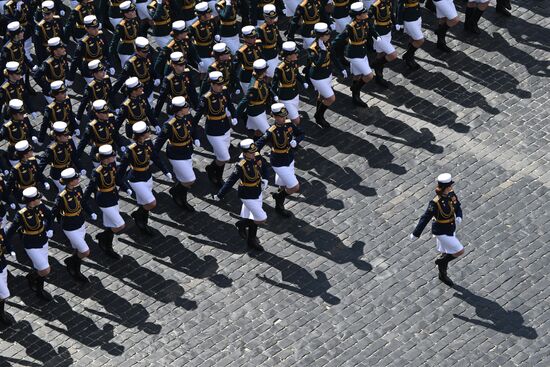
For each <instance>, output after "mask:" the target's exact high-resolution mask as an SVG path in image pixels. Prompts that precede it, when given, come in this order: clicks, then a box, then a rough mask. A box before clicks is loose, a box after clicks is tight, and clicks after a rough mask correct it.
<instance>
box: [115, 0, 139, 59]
mask: <svg viewBox="0 0 550 367" xmlns="http://www.w3.org/2000/svg"><path fill="white" fill-rule="evenodd" d="M120 11H121V12H122V16H123V17H124V18H123V19H122V20H121V21H120V23H118V25H117V26H116V28H115V32H114V33H113V38H112V39H111V45H110V46H109V54H110V55H118V57H119V60H120V66H121V67H123V66H124V65H125V64H126V61H128V59H129V58H130V57H132V55H133V54H134V41H135V40H136V38H138V36H139V34H140V30H139V18H138V16H137V12H136V6H135V5H134V3H132V2H131V1H129V0H128V1H124V2H122V3H121V4H120Z"/></svg>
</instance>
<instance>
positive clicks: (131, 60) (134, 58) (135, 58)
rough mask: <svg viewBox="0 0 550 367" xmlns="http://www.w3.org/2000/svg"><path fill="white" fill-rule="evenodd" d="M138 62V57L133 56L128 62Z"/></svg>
mask: <svg viewBox="0 0 550 367" xmlns="http://www.w3.org/2000/svg"><path fill="white" fill-rule="evenodd" d="M136 60H137V56H132V57H130V60H128V61H127V62H134V61H136Z"/></svg>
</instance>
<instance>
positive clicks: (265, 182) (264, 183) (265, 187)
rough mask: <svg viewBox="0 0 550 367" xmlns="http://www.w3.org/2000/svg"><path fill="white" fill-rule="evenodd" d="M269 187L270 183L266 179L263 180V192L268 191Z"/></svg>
mask: <svg viewBox="0 0 550 367" xmlns="http://www.w3.org/2000/svg"><path fill="white" fill-rule="evenodd" d="M268 187H269V182H268V181H267V180H266V179H265V178H262V191H265V190H267V188H268Z"/></svg>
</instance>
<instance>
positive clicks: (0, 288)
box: [0, 223, 15, 326]
mask: <svg viewBox="0 0 550 367" xmlns="http://www.w3.org/2000/svg"><path fill="white" fill-rule="evenodd" d="M5 238H6V234H5V233H4V225H3V223H2V228H0V324H2V325H4V326H11V325H13V320H12V319H11V317H10V316H8V314H6V313H5V311H4V309H5V304H6V300H7V299H8V298H9V297H10V290H9V288H8V263H7V261H6V257H5V256H6V255H8V256H11V257H15V252H13V249H12V248H11V247H8V245H9V244H7V243H6V239H5Z"/></svg>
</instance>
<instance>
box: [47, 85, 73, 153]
mask: <svg viewBox="0 0 550 367" xmlns="http://www.w3.org/2000/svg"><path fill="white" fill-rule="evenodd" d="M50 89H51V91H52V92H51V93H52V94H51V96H52V97H53V101H52V102H51V103H50V104H49V105H47V106H46V108H45V109H44V114H43V115H44V119H43V120H42V125H41V126H40V133H39V134H38V142H40V144H42V143H44V139H45V137H46V133H47V132H48V128H51V127H52V126H53V124H54V123H55V122H56V121H63V122H65V123H66V124H67V126H68V127H69V133H70V134H71V135H72V134H73V133H74V134H75V135H76V136H78V137H80V128H79V126H78V124H77V123H76V119H75V115H74V112H73V105H72V103H71V99H70V98H69V97H68V96H67V88H65V84H63V82H62V81H61V80H56V81H55V82H53V83H52V84H51V86H50Z"/></svg>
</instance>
